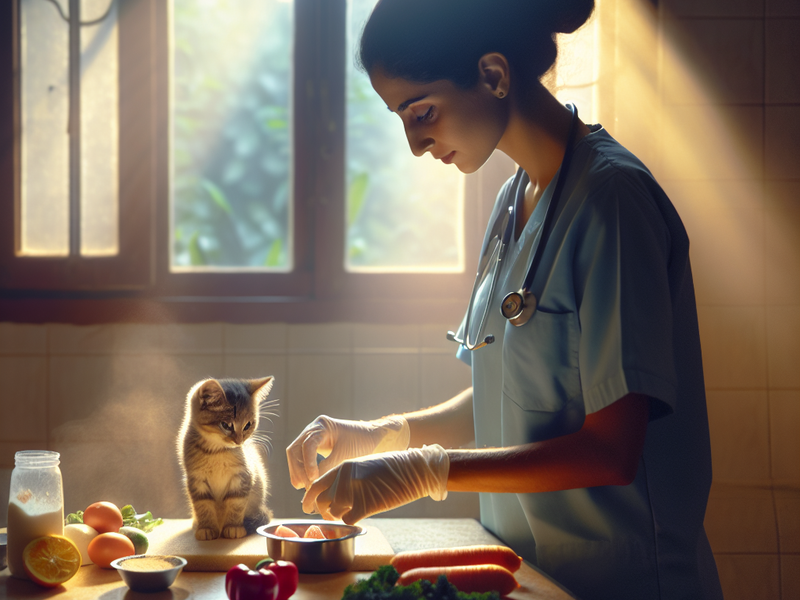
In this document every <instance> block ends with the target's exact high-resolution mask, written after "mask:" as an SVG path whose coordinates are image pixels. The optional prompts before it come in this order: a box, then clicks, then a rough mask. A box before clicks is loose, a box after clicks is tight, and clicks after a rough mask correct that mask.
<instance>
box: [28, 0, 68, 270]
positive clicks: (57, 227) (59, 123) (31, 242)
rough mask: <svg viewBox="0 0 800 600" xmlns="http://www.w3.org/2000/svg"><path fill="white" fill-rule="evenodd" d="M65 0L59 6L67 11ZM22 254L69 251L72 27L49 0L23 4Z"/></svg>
mask: <svg viewBox="0 0 800 600" xmlns="http://www.w3.org/2000/svg"><path fill="white" fill-rule="evenodd" d="M66 4H67V2H66V0H61V8H62V10H63V11H64V13H65V14H66V13H67V6H66ZM19 8H20V15H19V16H20V84H21V87H20V116H21V121H22V123H21V126H22V139H21V148H20V149H21V178H20V179H21V181H20V184H21V185H20V193H21V202H20V215H19V218H20V233H21V235H20V243H21V247H20V254H22V255H23V256H66V255H67V254H69V135H68V133H67V125H68V122H69V26H68V25H67V22H66V21H64V20H63V19H62V18H61V17H60V16H59V14H58V10H57V9H56V7H55V6H53V5H52V4H51V3H50V2H42V1H41V0H21V2H20V5H19Z"/></svg>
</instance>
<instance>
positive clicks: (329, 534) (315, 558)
mask: <svg viewBox="0 0 800 600" xmlns="http://www.w3.org/2000/svg"><path fill="white" fill-rule="evenodd" d="M281 525H283V526H284V527H288V528H289V529H292V530H293V531H294V532H295V533H297V534H298V535H299V536H300V537H296V538H285V537H281V536H279V535H275V530H276V529H277V528H278V527H280V526H281ZM312 525H317V526H319V528H320V529H321V530H322V533H324V534H325V539H324V540H319V539H311V538H304V537H303V535H304V534H305V532H306V529H308V528H309V527H311V526H312ZM256 531H257V532H258V534H259V535H263V536H264V537H265V538H267V554H268V555H269V557H270V558H272V559H273V560H288V561H290V562H293V563H294V564H295V565H297V570H298V571H300V572H301V573H336V572H338V571H346V570H347V569H349V568H350V565H352V564H353V560H354V559H355V557H356V537H358V536H360V535H364V534H365V533H366V530H365V529H363V528H361V527H358V526H357V525H345V524H344V523H331V522H328V521H320V520H306V521H287V522H283V523H271V524H269V525H262V526H261V527H259V528H258V529H257V530H256Z"/></svg>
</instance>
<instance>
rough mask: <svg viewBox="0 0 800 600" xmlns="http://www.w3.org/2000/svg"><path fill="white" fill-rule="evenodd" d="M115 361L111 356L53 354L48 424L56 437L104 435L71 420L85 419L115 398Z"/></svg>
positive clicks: (79, 420) (51, 433) (50, 366)
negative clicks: (76, 428)
mask: <svg viewBox="0 0 800 600" xmlns="http://www.w3.org/2000/svg"><path fill="white" fill-rule="evenodd" d="M113 362H114V359H113V358H112V357H111V356H110V355H108V356H51V357H50V363H49V374H48V378H49V389H48V398H47V403H48V427H49V428H50V436H51V438H52V439H60V438H61V437H62V436H63V435H72V433H70V432H74V434H75V435H78V436H80V437H86V436H92V437H94V436H97V435H101V434H102V431H79V432H75V429H74V428H73V426H72V425H68V424H71V423H82V422H85V420H86V419H89V418H90V417H92V416H93V415H95V414H97V413H98V411H101V410H102V409H103V407H104V406H106V405H107V403H108V402H109V400H110V399H111V398H113Z"/></svg>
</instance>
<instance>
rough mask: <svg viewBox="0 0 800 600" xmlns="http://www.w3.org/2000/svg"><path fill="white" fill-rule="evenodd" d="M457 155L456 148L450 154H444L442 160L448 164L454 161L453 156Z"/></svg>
mask: <svg viewBox="0 0 800 600" xmlns="http://www.w3.org/2000/svg"><path fill="white" fill-rule="evenodd" d="M455 155H456V151H455V150H453V151H452V152H451V153H450V154H448V155H447V156H443V157H442V159H441V160H442V162H443V163H444V164H446V165H449V164H450V163H451V162H453V157H454V156H455Z"/></svg>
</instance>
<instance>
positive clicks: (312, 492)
mask: <svg viewBox="0 0 800 600" xmlns="http://www.w3.org/2000/svg"><path fill="white" fill-rule="evenodd" d="M338 474H339V472H338V471H337V470H335V469H334V470H333V471H329V472H328V473H325V475H323V476H322V477H320V478H319V479H316V480H315V481H314V482H312V483H311V484H310V485H309V486H308V487H307V488H306V493H305V494H304V495H303V512H304V513H306V514H309V515H311V514H315V513H319V514H320V515H322V517H323V518H327V519H328V520H332V518H331V517H330V514H329V512H328V511H327V508H328V504H329V503H327V502H324V501H323V503H322V507H320V506H319V505H318V500H319V496H320V494H322V493H323V492H325V491H327V490H328V488H330V486H331V485H334V484H335V482H336V477H337V476H338Z"/></svg>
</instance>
